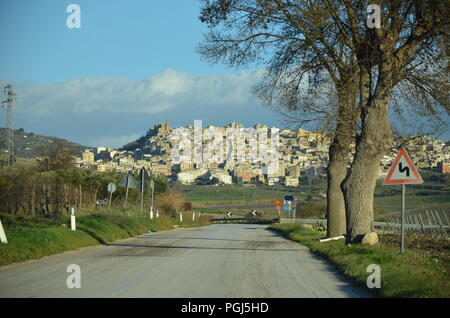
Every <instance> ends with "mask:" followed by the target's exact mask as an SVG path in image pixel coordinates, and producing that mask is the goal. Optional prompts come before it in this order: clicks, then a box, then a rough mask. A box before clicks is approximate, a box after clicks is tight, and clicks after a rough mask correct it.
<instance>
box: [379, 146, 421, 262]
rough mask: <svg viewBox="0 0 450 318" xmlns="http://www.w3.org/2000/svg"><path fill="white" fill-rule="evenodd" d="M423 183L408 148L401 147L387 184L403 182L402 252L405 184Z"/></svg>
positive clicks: (401, 244)
mask: <svg viewBox="0 0 450 318" xmlns="http://www.w3.org/2000/svg"><path fill="white" fill-rule="evenodd" d="M420 183H423V180H422V177H421V176H420V174H419V172H418V171H417V169H416V167H414V164H413V162H412V160H411V158H410V157H409V155H408V153H407V152H406V149H404V148H402V149H400V151H399V153H398V154H397V157H396V158H395V160H394V163H393V164H392V167H391V168H390V169H389V172H388V174H387V177H386V179H385V180H384V183H383V184H385V185H389V184H401V185H402V202H401V217H400V219H401V221H400V222H401V234H400V253H402V254H403V253H404V252H405V196H406V187H405V184H420Z"/></svg>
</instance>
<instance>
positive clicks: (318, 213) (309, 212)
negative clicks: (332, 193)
mask: <svg viewBox="0 0 450 318" xmlns="http://www.w3.org/2000/svg"><path fill="white" fill-rule="evenodd" d="M326 214H327V205H326V204H325V203H323V202H306V203H298V204H297V210H296V216H297V217H301V218H324V217H326Z"/></svg>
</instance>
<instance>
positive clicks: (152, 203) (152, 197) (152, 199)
mask: <svg viewBox="0 0 450 318" xmlns="http://www.w3.org/2000/svg"><path fill="white" fill-rule="evenodd" d="M154 189H155V186H153V187H152V207H151V208H150V209H151V210H150V211H151V214H152V216H153V190H154Z"/></svg>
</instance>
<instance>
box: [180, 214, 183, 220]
mask: <svg viewBox="0 0 450 318" xmlns="http://www.w3.org/2000/svg"><path fill="white" fill-rule="evenodd" d="M180 222H181V223H183V212H181V211H180Z"/></svg>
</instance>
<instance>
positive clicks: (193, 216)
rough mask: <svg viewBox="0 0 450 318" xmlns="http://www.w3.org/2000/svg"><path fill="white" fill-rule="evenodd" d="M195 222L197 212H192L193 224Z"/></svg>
mask: <svg viewBox="0 0 450 318" xmlns="http://www.w3.org/2000/svg"><path fill="white" fill-rule="evenodd" d="M194 221H195V211H192V222H194Z"/></svg>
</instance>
